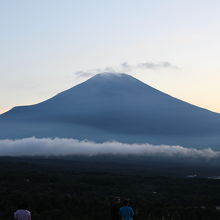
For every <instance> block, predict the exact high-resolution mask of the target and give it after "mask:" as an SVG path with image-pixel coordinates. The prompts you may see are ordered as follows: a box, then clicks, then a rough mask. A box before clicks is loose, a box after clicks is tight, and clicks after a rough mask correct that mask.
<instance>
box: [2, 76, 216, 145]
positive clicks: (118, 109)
mask: <svg viewBox="0 0 220 220" xmlns="http://www.w3.org/2000/svg"><path fill="white" fill-rule="evenodd" d="M0 130H1V132H0V138H1V139H5V138H25V137H30V136H35V137H62V138H75V139H79V140H83V139H88V140H93V141H96V142H104V141H112V140H116V141H120V142H126V143H146V142H148V143H153V144H178V145H183V146H190V147H207V146H209V147H214V148H218V147H220V114H218V113H214V112H211V111H208V110H206V109H203V108H200V107H197V106H194V105H192V104H189V103H186V102H184V101H181V100H179V99H176V98H174V97H172V96H169V95H167V94H165V93H163V92H160V91H158V90H156V89H154V88H152V87H150V86H148V85H146V84H144V83H143V82H141V81H139V80H137V79H135V78H133V77H132V76H129V75H127V74H111V73H105V74H97V75H95V76H94V77H92V78H90V79H89V80H87V81H85V82H83V83H81V84H79V85H77V86H75V87H73V88H71V89H68V90H66V91H64V92H61V93H59V94H58V95H56V96H54V97H52V98H51V99H48V100H46V101H44V102H41V103H39V104H35V105H30V106H19V107H15V108H13V109H12V110H10V111H8V112H6V113H4V114H2V115H0Z"/></svg>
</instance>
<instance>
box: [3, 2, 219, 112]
mask: <svg viewBox="0 0 220 220" xmlns="http://www.w3.org/2000/svg"><path fill="white" fill-rule="evenodd" d="M219 10H220V1H218V0H209V1H208V0H184V1H182V0H166V1H164V0H136V1H134V0H111V1H109V0H62V1H61V0H37V1H33V0H32V1H30V0H0V31H1V32H0V113H3V112H5V111H7V110H9V109H11V108H12V107H14V106H18V105H30V104H34V103H38V102H41V101H44V100H46V99H48V98H50V97H52V96H54V95H56V94H57V93H59V92H61V91H63V90H66V89H68V88H70V87H73V86H74V85H76V84H78V83H80V82H83V81H84V80H86V79H88V78H89V77H91V76H92V75H94V74H95V73H98V72H103V71H109V70H110V71H116V72H117V71H119V72H125V73H128V74H131V75H132V76H134V77H136V78H138V79H140V80H142V81H143V82H145V83H146V84H148V85H151V86H153V87H155V88H157V89H159V90H161V91H163V92H166V93H168V94H170V95H172V96H174V97H177V98H179V99H182V100H184V101H187V102H190V103H192V104H195V105H198V106H201V107H204V108H207V109H209V110H212V111H215V112H219V113H220V96H219V94H220V86H219V82H220V62H219V57H220V43H219V41H220V13H219Z"/></svg>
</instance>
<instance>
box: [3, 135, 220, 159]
mask: <svg viewBox="0 0 220 220" xmlns="http://www.w3.org/2000/svg"><path fill="white" fill-rule="evenodd" d="M103 154H112V155H142V156H143V155H146V156H160V157H168V158H169V157H175V158H178V157H181V158H199V159H200V158H201V159H203V158H204V159H214V158H220V152H218V151H213V150H212V149H210V148H208V149H194V148H184V147H182V146H169V145H152V144H147V143H146V144H125V143H119V142H105V143H95V142H91V141H86V140H84V141H79V140H76V139H67V138H54V139H51V138H35V137H31V138H24V139H17V140H9V139H4V140H0V156H67V155H86V156H96V155H103Z"/></svg>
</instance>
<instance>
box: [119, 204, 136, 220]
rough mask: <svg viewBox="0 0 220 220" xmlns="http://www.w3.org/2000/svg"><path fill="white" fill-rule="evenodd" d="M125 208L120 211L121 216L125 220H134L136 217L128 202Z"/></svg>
mask: <svg viewBox="0 0 220 220" xmlns="http://www.w3.org/2000/svg"><path fill="white" fill-rule="evenodd" d="M123 204H124V206H123V207H121V208H120V209H119V214H120V216H121V217H122V219H123V220H132V219H133V216H134V211H133V209H132V208H131V207H129V206H128V200H124V202H123Z"/></svg>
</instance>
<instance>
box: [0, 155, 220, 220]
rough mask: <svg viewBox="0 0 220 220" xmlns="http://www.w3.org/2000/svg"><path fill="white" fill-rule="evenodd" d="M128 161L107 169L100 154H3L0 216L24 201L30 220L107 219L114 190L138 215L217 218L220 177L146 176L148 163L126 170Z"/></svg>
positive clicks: (4, 216)
mask: <svg viewBox="0 0 220 220" xmlns="http://www.w3.org/2000/svg"><path fill="white" fill-rule="evenodd" d="M127 165H128V164H127V162H126V166H125V167H124V166H123V163H122V161H120V162H118V164H117V163H114V164H113V165H112V166H113V167H114V169H110V167H109V163H107V162H106V161H103V162H102V161H100V160H99V161H91V160H88V161H86V160H85V159H83V160H80V159H79V158H77V160H76V159H75V160H74V159H72V160H68V161H66V160H64V159H42V158H37V159H36V158H35V159H34V158H1V159H0V219H5V220H9V219H12V218H13V212H14V211H15V210H16V209H17V207H18V205H19V204H20V203H21V202H27V203H28V205H29V209H30V211H31V212H32V216H33V220H42V219H47V220H58V219H59V220H61V219H62V220H67V219H68V220H71V219H74V220H103V218H105V219H106V220H108V219H111V216H110V210H111V205H112V201H113V199H114V197H115V196H119V197H121V198H122V199H123V198H130V199H131V201H132V204H133V208H134V209H136V210H137V216H136V217H135V218H134V219H137V220H146V219H149V220H153V219H155V220H156V219H158V220H159V219H160V220H166V219H167V220H168V219H169V220H171V219H172V220H175V219H176V220H179V219H181V220H189V219H190V220H197V219H198V220H203V219H204V220H205V219H207V220H208V219H209V220H210V219H219V218H220V211H218V210H217V209H218V206H220V181H219V180H211V179H205V178H195V179H194V178H180V177H165V176H161V177H160V176H152V175H151V176H149V175H148V169H146V170H145V172H144V170H142V174H140V173H138V172H135V170H137V167H136V168H135V166H136V165H135V163H132V164H131V167H133V169H131V170H130V171H129V170H128V169H127V168H128V167H129V166H127ZM117 166H119V167H118V169H120V172H118V169H116V168H117ZM157 166H158V165H157ZM157 169H158V168H157ZM173 169H175V168H173ZM151 172H152V170H151ZM216 207H217V209H216Z"/></svg>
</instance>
